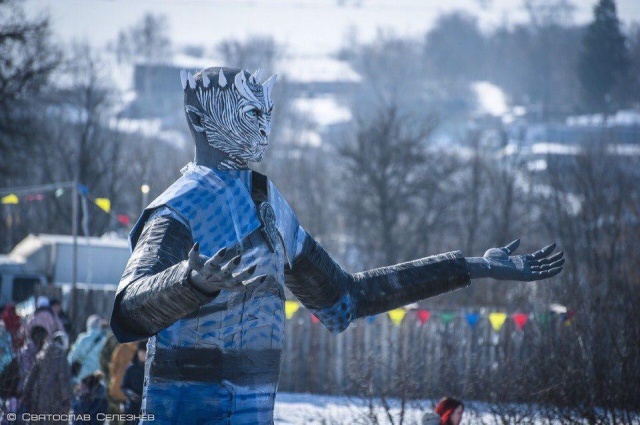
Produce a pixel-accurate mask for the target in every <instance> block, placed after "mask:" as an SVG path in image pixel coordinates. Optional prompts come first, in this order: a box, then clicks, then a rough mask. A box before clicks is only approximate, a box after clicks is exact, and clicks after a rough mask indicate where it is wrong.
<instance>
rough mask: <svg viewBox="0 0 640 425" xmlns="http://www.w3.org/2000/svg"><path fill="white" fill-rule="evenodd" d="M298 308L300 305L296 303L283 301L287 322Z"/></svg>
mask: <svg viewBox="0 0 640 425" xmlns="http://www.w3.org/2000/svg"><path fill="white" fill-rule="evenodd" d="M299 308H300V303H299V302H298V301H285V303H284V314H285V316H286V317H287V320H289V319H291V318H292V317H293V315H294V314H296V311H298V309H299Z"/></svg>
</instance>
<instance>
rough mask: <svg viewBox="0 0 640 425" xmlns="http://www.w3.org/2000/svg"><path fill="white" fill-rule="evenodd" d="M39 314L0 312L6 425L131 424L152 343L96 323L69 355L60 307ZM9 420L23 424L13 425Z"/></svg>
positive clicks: (452, 419)
mask: <svg viewBox="0 0 640 425" xmlns="http://www.w3.org/2000/svg"><path fill="white" fill-rule="evenodd" d="M36 307H37V308H36V310H35V312H34V313H33V314H32V315H31V316H30V317H29V318H27V319H22V318H21V317H20V316H18V314H17V313H16V308H15V306H14V305H12V304H7V305H5V306H4V307H3V308H2V309H1V311H2V315H1V316H0V317H1V319H2V320H0V412H1V413H4V414H3V415H0V417H2V420H1V421H0V423H1V424H2V425H4V424H9V423H16V422H17V423H20V421H21V420H22V418H23V417H24V416H23V415H24V414H25V413H27V414H28V415H39V414H47V415H48V416H47V418H46V419H44V420H42V418H41V417H40V418H39V420H38V422H40V423H65V424H68V423H69V422H71V423H73V424H91V425H95V424H101V423H104V419H102V418H101V416H100V415H98V414H99V413H109V414H110V416H109V417H108V419H109V423H111V424H116V423H133V421H130V422H127V421H126V420H123V421H119V420H118V419H117V418H120V417H122V418H126V417H127V414H129V415H137V414H139V412H140V407H141V402H142V388H143V385H144V364H145V360H146V354H147V346H146V341H140V342H130V343H125V344H119V343H118V341H117V340H116V338H115V336H114V335H113V333H112V332H111V329H110V327H109V325H108V323H107V322H106V321H104V320H102V318H100V317H99V316H98V315H92V316H89V318H88V319H87V322H86V330H85V331H84V332H82V333H80V334H79V335H78V336H77V338H76V339H75V342H74V343H73V344H72V345H71V347H70V348H69V335H70V334H72V332H71V325H70V322H69V320H68V318H67V316H66V315H65V314H64V312H63V310H62V308H61V305H60V301H59V300H57V299H48V298H46V297H39V298H38V300H37V302H36ZM463 412H464V405H463V403H462V402H461V401H460V400H458V399H455V398H452V397H445V398H443V399H442V400H440V402H439V403H438V404H437V405H436V406H435V409H434V413H431V412H428V413H425V414H424V416H423V418H422V423H423V425H459V424H460V422H461V420H462V415H463ZM9 413H13V414H15V415H16V418H17V421H12V422H9V421H8V420H7V414H9ZM56 414H57V415H58V416H55V415H56ZM102 417H105V415H103V416H102ZM58 418H60V419H59V420H57V419H58ZM114 418H115V419H114ZM69 419H71V420H69Z"/></svg>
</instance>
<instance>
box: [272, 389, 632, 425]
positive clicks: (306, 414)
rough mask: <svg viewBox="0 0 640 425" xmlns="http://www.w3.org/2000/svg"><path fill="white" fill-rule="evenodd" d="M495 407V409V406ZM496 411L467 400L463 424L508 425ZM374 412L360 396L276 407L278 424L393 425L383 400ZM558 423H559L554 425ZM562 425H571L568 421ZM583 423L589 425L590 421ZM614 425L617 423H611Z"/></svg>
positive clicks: (392, 406)
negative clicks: (374, 413) (495, 414)
mask: <svg viewBox="0 0 640 425" xmlns="http://www.w3.org/2000/svg"><path fill="white" fill-rule="evenodd" d="M436 402H437V400H422V401H418V402H415V401H414V402H410V403H409V404H408V406H407V407H406V408H405V416H404V421H403V424H406V425H419V424H421V418H422V415H423V414H424V413H425V412H433V407H434V406H435V404H436ZM388 405H389V410H388V412H389V413H390V414H391V415H392V416H393V418H394V419H393V420H394V423H399V413H400V403H399V401H398V400H393V399H392V400H388ZM504 407H505V409H504V412H505V413H507V412H508V413H511V414H512V415H513V416H512V417H511V418H510V419H508V418H507V416H505V418H504V419H505V420H507V422H508V423H516V422H518V421H520V420H522V419H523V417H526V419H527V420H526V422H524V423H526V424H531V423H534V424H537V423H540V424H542V423H544V424H548V423H549V422H548V421H547V420H545V421H542V420H540V419H539V417H540V413H539V412H538V411H537V409H536V408H535V406H533V405H505V406H504ZM494 408H495V406H494ZM491 411H492V408H491V407H490V406H489V405H488V404H486V403H477V402H467V401H465V413H464V415H463V418H462V425H471V424H482V425H499V424H503V423H504V422H500V421H497V420H496V418H495V416H494V415H493V414H492V413H491ZM369 412H370V409H369V407H368V402H367V400H365V399H359V398H356V397H339V396H326V395H313V394H293V393H278V395H277V397H276V406H275V423H276V424H278V425H294V424H295V425H298V424H310V425H342V424H345V425H346V424H349V425H351V424H362V425H364V424H371V423H379V424H390V423H391V422H390V421H389V419H388V416H387V410H386V409H384V408H383V407H382V403H380V401H378V402H377V406H376V409H375V412H376V417H377V422H375V421H374V420H372V419H371V418H370V417H369ZM570 421H572V423H576V424H578V423H582V422H580V421H574V420H570ZM552 423H555V422H552ZM557 423H558V424H561V423H565V424H566V423H569V422H568V420H567V419H565V421H564V422H560V421H558V422H557ZM583 423H585V424H586V423H587V422H586V421H585V422H583ZM611 423H612V424H613V423H614V422H613V421H611ZM632 423H634V424H639V425H640V416H638V417H636V418H635V419H634V422H632Z"/></svg>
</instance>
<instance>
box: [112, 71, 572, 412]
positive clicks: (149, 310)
mask: <svg viewBox="0 0 640 425" xmlns="http://www.w3.org/2000/svg"><path fill="white" fill-rule="evenodd" d="M181 79H182V86H183V89H184V92H185V112H186V115H187V121H188V124H189V127H190V129H191V132H192V135H193V137H194V140H195V144H196V156H195V160H194V162H193V163H191V164H189V165H187V166H186V167H185V168H184V169H183V170H182V173H183V176H182V177H181V178H180V179H178V180H177V181H176V182H175V183H174V184H173V185H171V186H170V187H169V188H168V189H167V190H166V191H165V192H164V193H163V194H162V195H160V196H159V197H158V198H157V199H155V200H154V201H153V202H152V203H151V204H150V205H149V206H148V207H147V208H146V209H145V210H144V211H143V213H142V216H141V217H140V219H139V220H138V222H137V223H136V225H135V226H134V228H133V230H132V231H131V235H130V240H131V247H132V250H133V254H132V256H131V259H130V260H129V263H128V264H127V267H126V269H125V272H124V274H123V276H122V279H121V281H120V284H119V286H118V290H117V293H116V299H115V304H114V309H113V313H112V317H111V326H112V329H113V331H114V333H115V335H116V336H117V338H118V340H120V341H121V342H125V341H133V340H138V339H144V338H150V339H149V344H148V355H147V363H146V370H145V388H144V396H143V404H142V411H143V413H144V414H147V415H153V417H154V423H158V424H196V423H197V424H218V423H233V424H263V423H267V424H268V423H272V422H273V407H274V402H275V394H276V390H277V386H278V376H279V373H280V358H281V353H282V348H283V339H284V326H285V320H284V302H285V298H284V288H285V286H286V287H287V288H289V289H290V290H291V292H292V293H293V294H294V295H295V296H296V297H297V298H298V299H299V301H300V302H302V304H303V305H304V306H305V307H306V308H307V309H309V310H310V311H311V312H312V313H313V314H315V315H316V317H317V318H318V319H319V320H320V321H321V322H322V323H323V324H324V326H326V327H327V329H329V330H330V331H331V332H333V333H338V332H341V331H343V330H345V329H346V328H347V327H348V326H349V324H350V323H351V322H352V321H354V320H356V319H358V318H361V317H365V316H369V315H373V314H378V313H381V312H384V311H388V310H391V309H394V308H398V307H400V306H403V305H406V304H409V303H412V302H416V301H418V300H422V299H425V298H429V297H432V296H435V295H438V294H442V293H445V292H448V291H452V290H455V289H458V288H462V287H465V286H467V285H469V283H470V279H474V278H481V277H491V278H495V279H509V280H525V281H527V280H528V281H531V280H539V279H542V278H547V277H551V276H553V275H555V274H557V273H559V272H560V271H561V269H562V265H563V263H564V259H562V258H561V257H562V253H561V252H560V253H558V254H555V255H552V256H549V254H551V252H552V251H553V249H554V245H550V246H548V247H546V248H543V249H542V250H540V251H538V252H536V253H534V254H528V255H518V256H510V254H511V253H512V252H513V251H514V250H515V249H516V248H517V245H518V243H519V241H514V242H512V243H511V244H509V245H507V246H505V247H503V248H492V249H490V250H488V251H487V252H486V254H485V255H484V257H471V258H465V257H463V255H462V253H461V252H460V251H455V252H451V253H446V254H440V255H436V256H431V257H426V258H421V259H418V260H414V261H410V262H407V263H402V264H398V265H395V266H390V267H383V268H380V269H375V270H370V271H366V272H362V273H355V274H349V273H347V272H345V271H344V270H343V269H342V268H341V267H340V266H339V265H338V264H337V263H336V262H335V261H333V260H332V259H331V257H330V256H329V254H328V253H327V252H326V251H325V250H324V249H323V248H322V247H321V246H320V245H319V244H318V243H317V242H316V241H315V240H314V239H313V237H312V236H311V235H310V234H309V233H307V232H305V230H304V229H303V228H302V227H301V226H300V224H299V222H298V219H297V217H296V215H295V213H294V212H293V211H292V209H291V208H290V207H289V205H288V204H287V202H286V201H285V199H284V198H283V197H282V195H281V194H280V193H279V192H278V190H277V189H276V187H275V186H274V185H273V183H272V182H271V181H270V180H269V179H268V178H267V177H266V176H264V175H262V174H259V173H257V172H255V171H252V170H250V169H249V167H248V163H249V162H257V161H260V160H261V159H262V156H263V154H264V151H265V149H266V147H267V145H268V137H269V133H270V121H271V111H272V108H273V102H272V100H271V90H272V88H273V85H274V83H275V80H276V76H273V77H271V78H269V79H268V80H267V81H266V82H265V83H263V84H262V83H260V81H259V80H260V76H259V72H256V73H255V74H253V75H250V74H249V73H247V72H245V71H242V70H238V69H230V68H208V69H205V70H203V71H200V72H198V73H196V74H195V75H191V74H190V73H184V72H183V73H182V74H181Z"/></svg>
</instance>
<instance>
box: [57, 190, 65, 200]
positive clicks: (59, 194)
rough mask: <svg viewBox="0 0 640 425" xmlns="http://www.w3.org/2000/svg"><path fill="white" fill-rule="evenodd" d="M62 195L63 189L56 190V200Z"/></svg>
mask: <svg viewBox="0 0 640 425" xmlns="http://www.w3.org/2000/svg"><path fill="white" fill-rule="evenodd" d="M62 195H64V189H63V188H60V189H56V198H59V197H61V196H62Z"/></svg>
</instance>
